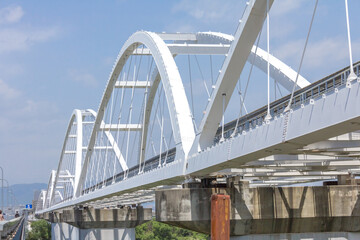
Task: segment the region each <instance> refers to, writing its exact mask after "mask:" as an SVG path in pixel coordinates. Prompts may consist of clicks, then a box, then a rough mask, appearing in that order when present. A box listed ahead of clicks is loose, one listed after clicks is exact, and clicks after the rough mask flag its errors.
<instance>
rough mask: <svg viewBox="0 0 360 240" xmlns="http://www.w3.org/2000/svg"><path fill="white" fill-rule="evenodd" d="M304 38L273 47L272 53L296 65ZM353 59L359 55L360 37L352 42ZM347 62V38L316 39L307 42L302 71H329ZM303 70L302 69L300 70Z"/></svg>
mask: <svg viewBox="0 0 360 240" xmlns="http://www.w3.org/2000/svg"><path fill="white" fill-rule="evenodd" d="M304 43H305V40H304V39H301V40H295V41H292V42H289V43H287V44H284V45H282V46H281V47H280V48H278V49H275V51H274V55H275V56H276V57H278V58H279V59H282V60H283V61H284V62H286V63H288V64H293V66H296V67H297V66H298V64H299V62H300V58H301V54H302V51H303V48H304ZM352 53H353V56H354V57H353V59H354V60H356V59H358V57H359V56H360V39H358V40H355V41H353V43H352ZM348 64H349V50H348V45H347V39H346V38H345V37H343V36H335V37H332V38H323V39H320V40H318V41H314V42H309V44H308V46H307V49H306V53H305V58H304V63H303V69H304V72H312V73H314V74H316V71H315V72H314V70H316V69H319V68H320V69H322V70H325V69H327V70H328V71H325V72H331V71H332V70H333V69H334V68H340V67H344V66H346V65H348ZM302 72H303V71H302Z"/></svg>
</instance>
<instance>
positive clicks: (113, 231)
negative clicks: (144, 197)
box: [38, 206, 152, 240]
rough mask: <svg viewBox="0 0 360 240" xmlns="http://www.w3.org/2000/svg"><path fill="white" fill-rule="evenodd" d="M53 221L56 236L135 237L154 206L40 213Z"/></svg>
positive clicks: (92, 237)
mask: <svg viewBox="0 0 360 240" xmlns="http://www.w3.org/2000/svg"><path fill="white" fill-rule="evenodd" d="M38 217H40V218H43V219H45V220H47V221H49V222H51V232H52V238H53V239H75V240H77V239H79V240H84V239H86V240H92V239H124V240H131V239H135V227H136V226H137V225H140V224H142V223H145V222H147V221H150V220H151V218H152V209H144V208H143V207H141V206H138V207H136V208H131V207H124V208H120V209H93V208H85V209H64V210H61V211H59V212H53V213H46V214H44V215H42V216H38Z"/></svg>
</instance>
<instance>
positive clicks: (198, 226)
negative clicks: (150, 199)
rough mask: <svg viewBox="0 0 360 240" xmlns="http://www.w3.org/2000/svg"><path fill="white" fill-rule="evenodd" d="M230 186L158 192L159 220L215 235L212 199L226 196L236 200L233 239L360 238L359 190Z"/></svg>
mask: <svg viewBox="0 0 360 240" xmlns="http://www.w3.org/2000/svg"><path fill="white" fill-rule="evenodd" d="M228 183H229V184H228V186H227V187H226V188H184V189H171V190H166V189H164V190H159V191H157V192H156V197H155V198H156V220H157V221H160V222H164V223H167V224H170V225H175V226H179V227H183V228H187V229H190V230H194V231H197V232H202V233H206V234H209V235H210V234H211V228H210V226H211V196H212V194H214V193H224V194H227V195H230V199H231V208H230V235H231V237H232V238H231V239H244V240H248V239H254V240H256V239H262V238H261V237H263V236H264V235H262V236H260V234H266V235H269V236H275V237H273V238H269V240H270V239H271V240H272V239H277V238H278V237H283V236H289V238H288V239H289V240H290V239H302V238H292V237H291V236H295V235H296V234H303V233H304V234H303V235H296V236H300V237H302V236H305V237H304V239H305V238H306V236H307V235H306V233H309V232H312V233H314V234H315V233H316V234H317V235H319V236H321V233H329V234H330V233H331V234H332V235H334V236H336V234H345V235H346V234H347V235H348V236H349V239H352V238H351V237H352V236H359V235H358V233H360V186H355V185H337V186H307V187H258V188H250V187H248V186H247V184H246V183H244V182H242V181H237V180H236V179H233V181H228ZM349 232H352V233H354V234H355V235H351V234H350V233H349ZM271 234H272V235H271ZM331 234H330V235H329V236H332V235H331ZM349 234H350V235H349ZM235 236H242V237H240V238H239V237H238V238H234V237H235ZM256 236H258V237H257V238H256ZM252 237H254V238H252ZM264 239H267V238H264ZM281 239H282V238H281ZM284 239H286V238H284ZM315 239H318V238H315ZM320 239H321V238H320ZM325 239H326V238H325ZM330 239H331V238H330ZM345 239H346V238H345ZM358 239H360V238H358Z"/></svg>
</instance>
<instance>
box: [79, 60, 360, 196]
mask: <svg viewBox="0 0 360 240" xmlns="http://www.w3.org/2000/svg"><path fill="white" fill-rule="evenodd" d="M354 71H355V73H356V74H357V75H358V76H359V71H360V61H359V62H357V63H355V64H354ZM349 73H350V68H349V67H346V68H343V69H342V70H340V71H338V72H336V73H333V74H331V75H329V76H327V77H325V78H323V79H321V80H319V81H317V82H314V83H312V84H310V85H309V86H307V87H305V88H302V89H299V90H297V91H296V92H295V93H294V97H293V101H292V104H291V108H292V109H297V108H299V107H301V106H302V105H305V104H308V103H311V102H312V101H314V100H315V99H317V98H321V97H323V95H325V94H327V93H330V92H333V91H336V89H338V88H340V87H345V85H346V79H347V76H348V75H349ZM289 100H290V95H287V96H285V97H283V98H281V99H279V100H276V101H274V102H272V103H271V105H270V114H271V116H272V117H273V118H275V117H280V116H281V115H282V114H283V112H284V109H285V108H286V106H287V105H288V103H289ZM266 114H267V106H264V107H262V108H259V109H257V110H255V111H253V112H251V113H249V114H247V115H245V116H243V117H241V118H239V119H235V120H233V121H231V122H229V123H227V124H225V126H224V138H225V139H228V138H231V136H236V135H239V134H242V133H244V132H247V131H249V130H250V129H254V128H256V127H258V126H260V125H262V124H264V121H265V116H266ZM237 121H238V124H237V128H236V131H235V127H236V122H237ZM221 131H222V128H221V127H219V128H218V130H217V132H216V135H215V138H214V145H215V144H218V143H219V141H220V138H221ZM234 131H235V134H234ZM175 155H176V149H175V148H172V149H170V150H169V151H167V152H163V153H162V154H161V156H162V157H161V162H162V163H165V158H166V163H170V162H173V161H174V159H175ZM159 158H160V155H157V156H155V157H153V158H151V159H149V160H147V161H145V166H144V172H147V171H150V170H153V169H156V168H158V167H159ZM138 172H139V165H136V166H134V167H132V168H130V169H129V170H128V172H121V173H119V174H117V175H116V176H115V177H111V178H108V179H106V180H105V181H102V182H100V183H98V184H96V185H94V186H92V187H89V188H87V189H85V190H84V191H83V192H82V193H83V194H84V193H88V192H91V191H94V190H95V189H98V188H101V187H103V186H108V185H111V184H113V183H115V182H120V181H122V180H123V179H124V176H125V174H127V177H128V178H130V177H133V176H135V175H137V174H138Z"/></svg>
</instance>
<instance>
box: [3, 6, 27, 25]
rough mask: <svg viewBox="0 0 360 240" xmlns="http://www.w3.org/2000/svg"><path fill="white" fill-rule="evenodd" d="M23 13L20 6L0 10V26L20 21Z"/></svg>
mask: <svg viewBox="0 0 360 240" xmlns="http://www.w3.org/2000/svg"><path fill="white" fill-rule="evenodd" d="M23 15H24V11H23V10H22V8H21V6H11V7H5V8H2V9H0V24H4V23H16V22H18V21H20V20H21V18H22V16H23Z"/></svg>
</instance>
